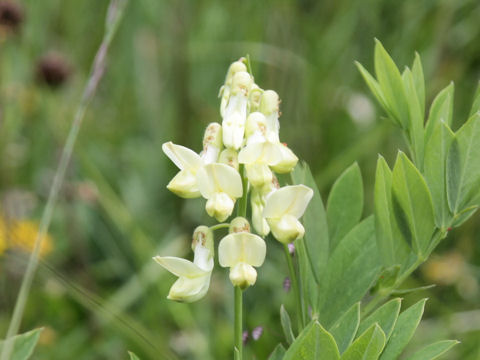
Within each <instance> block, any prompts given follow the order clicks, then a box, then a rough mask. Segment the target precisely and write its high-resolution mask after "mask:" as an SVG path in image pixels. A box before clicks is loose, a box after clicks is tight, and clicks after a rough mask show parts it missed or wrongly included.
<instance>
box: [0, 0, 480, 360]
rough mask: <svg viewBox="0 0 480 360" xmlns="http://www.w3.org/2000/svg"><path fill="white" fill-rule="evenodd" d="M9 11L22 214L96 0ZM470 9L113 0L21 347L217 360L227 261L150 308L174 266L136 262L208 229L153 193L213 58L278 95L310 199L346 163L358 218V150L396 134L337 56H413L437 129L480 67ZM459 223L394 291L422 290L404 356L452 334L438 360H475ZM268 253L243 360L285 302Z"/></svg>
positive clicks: (4, 259)
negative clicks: (107, 41)
mask: <svg viewBox="0 0 480 360" xmlns="http://www.w3.org/2000/svg"><path fill="white" fill-rule="evenodd" d="M11 1H14V0H11ZM15 4H17V5H18V6H19V7H20V8H21V9H22V14H23V16H22V17H23V21H22V22H21V23H20V24H19V25H18V28H17V29H16V30H14V31H10V30H8V29H5V28H3V29H2V28H0V111H1V113H0V114H1V118H0V121H1V122H0V196H1V200H2V203H1V214H2V217H3V218H4V219H7V220H8V219H10V221H26V220H33V221H38V220H39V218H40V216H41V212H42V209H43V207H44V204H45V200H46V196H47V194H48V189H49V186H50V183H51V180H52V175H53V172H54V171H55V169H56V166H57V164H58V159H59V154H60V151H61V148H62V145H63V143H64V140H65V138H66V134H67V131H68V129H69V125H70V123H71V120H72V117H73V113H74V111H75V108H76V106H77V104H78V102H79V99H80V95H81V92H82V89H83V86H84V84H85V81H86V78H87V76H88V71H89V68H90V64H91V62H92V59H93V56H94V54H95V52H96V49H97V48H98V45H99V43H100V41H101V38H102V35H103V27H104V17H105V12H106V9H107V7H108V1H106V0H102V1H100V0H82V1H73V0H70V1H68V0H42V1H38V0H26V1H19V0H17V1H15ZM479 18H480V5H479V4H478V1H477V0H465V1H452V0H439V1H438V0H425V1H418V0H405V1H401V2H398V1H385V0H384V1H381V0H365V1H348V0H328V1H314V0H302V1H293V0H278V1H273V0H265V1H214V0H198V1H189V0H175V1H174V0H164V1H158V0H135V1H130V4H129V5H128V8H127V11H126V14H125V17H124V19H123V23H122V24H121V26H120V29H119V33H118V34H117V37H116V38H115V40H114V42H113V44H112V48H111V49H110V53H109V57H108V67H107V71H106V74H105V77H104V79H103V80H102V82H101V84H100V88H99V91H98V93H97V95H96V97H95V99H94V101H93V103H92V104H91V107H90V109H89V111H88V113H87V116H86V118H85V122H84V124H83V128H82V130H81V133H80V136H79V139H78V142H77V145H76V148H75V153H74V157H73V160H72V163H71V166H70V167H69V170H68V175H67V180H66V183H65V186H64V187H63V189H62V193H61V198H60V201H59V204H58V206H57V208H56V211H55V215H54V220H53V223H52V226H51V229H50V235H51V250H50V251H49V253H48V254H47V255H45V256H43V260H42V263H41V266H40V268H39V272H38V275H37V278H36V282H35V284H34V288H33V290H32V292H31V295H30V298H29V301H28V304H27V310H26V314H25V318H24V321H23V325H22V329H23V330H28V329H31V328H34V327H40V326H43V327H45V330H44V332H43V334H42V337H41V340H40V345H39V347H38V349H37V353H36V355H35V357H34V358H35V359H52V360H55V359H126V358H127V354H126V351H127V350H132V351H134V352H136V353H137V354H138V355H139V356H140V357H143V358H144V359H202V360H204V359H205V360H208V359H227V358H230V357H231V347H232V341H233V339H232V333H231V330H232V321H233V312H232V306H231V305H232V302H233V296H232V295H233V291H232V288H231V286H230V284H229V281H228V270H227V271H226V270H225V269H221V268H218V267H217V268H216V269H215V272H214V275H213V278H212V285H211V288H210V291H209V293H208V295H207V296H206V298H205V299H203V300H201V301H199V302H198V303H194V304H187V305H185V304H177V303H173V302H170V301H168V300H166V295H167V293H168V289H169V287H170V286H171V284H172V283H173V281H174V277H173V276H172V275H170V274H168V273H167V272H166V271H164V270H163V269H161V268H160V267H159V266H158V265H156V264H155V263H154V262H153V261H152V259H151V258H152V256H154V255H157V254H162V255H167V254H168V255H176V256H191V253H190V250H189V249H190V240H189V238H190V234H191V232H192V231H193V228H194V227H195V226H197V225H199V224H207V225H209V224H213V221H212V219H210V218H207V217H206V216H205V214H204V211H203V206H204V204H203V201H202V200H199V199H197V200H189V201H185V200H182V199H178V198H176V197H175V196H174V195H173V194H171V193H169V192H168V191H167V190H166V188H165V185H166V184H167V183H168V181H169V180H170V179H171V177H172V176H173V175H174V174H175V173H176V171H177V170H176V168H175V167H174V165H173V164H171V163H170V161H169V160H168V159H167V158H166V156H164V154H163V153H162V151H161V144H162V143H163V142H166V141H169V140H172V141H173V142H175V143H179V144H182V145H185V146H188V147H190V148H192V149H195V150H196V151H199V150H200V149H201V139H202V136H203V129H204V127H205V126H206V125H207V124H208V123H209V122H211V121H221V119H220V115H219V99H218V98H217V94H218V90H219V88H220V86H221V85H222V83H223V80H224V76H225V73H226V71H227V68H228V65H229V64H230V63H231V62H232V61H234V60H236V59H238V58H239V57H241V56H244V55H245V54H250V57H251V60H252V66H253V72H254V75H255V80H256V82H257V83H258V84H259V85H260V86H261V87H262V88H265V89H268V88H271V89H275V90H276V91H277V92H278V93H279V95H280V97H281V99H282V103H281V111H282V116H281V118H280V121H281V137H282V141H285V142H287V143H288V145H289V147H290V148H292V149H293V150H294V151H295V152H296V154H297V155H298V156H299V157H300V158H301V159H305V160H306V161H307V162H308V163H309V164H310V166H311V168H312V170H313V172H314V174H315V176H316V179H317V182H318V185H319V188H320V189H321V191H322V194H323V196H324V199H325V198H326V195H327V194H328V191H329V188H330V186H331V184H332V182H333V181H334V180H335V178H336V177H337V176H338V175H339V174H340V173H341V172H342V171H343V170H344V169H345V168H346V167H347V166H349V165H350V164H351V163H352V162H353V161H355V160H358V161H359V163H360V165H361V168H362V172H363V177H364V184H365V191H366V201H367V205H366V209H365V215H366V214H369V213H371V212H372V200H373V198H372V188H373V176H374V168H375V163H376V158H377V154H378V153H382V154H383V155H384V156H385V157H386V159H387V160H388V161H389V162H390V164H392V160H393V158H394V156H395V154H396V151H397V149H398V148H400V149H403V148H404V144H403V141H402V139H401V136H400V132H399V131H398V130H397V129H396V128H394V127H393V125H391V124H390V123H389V122H388V121H384V120H382V119H381V117H382V116H384V114H383V113H382V112H381V111H380V110H379V108H378V106H377V105H376V104H375V103H374V102H373V99H372V97H371V96H370V94H369V91H368V89H367V87H366V85H365V84H364V83H363V80H362V78H361V76H360V75H359V73H358V72H357V69H356V68H355V66H354V60H358V61H360V62H362V63H363V64H364V65H365V66H366V67H367V68H368V69H372V67H373V61H372V58H373V45H374V42H373V39H374V38H375V37H377V38H379V39H380V40H381V41H382V42H383V44H384V46H385V48H386V49H387V50H388V51H389V52H390V53H391V55H392V56H393V58H394V59H395V61H396V62H397V64H399V66H400V68H402V67H403V66H404V65H410V64H411V62H412V60H413V55H414V52H415V51H418V52H419V53H420V55H421V57H422V61H423V64H424V68H425V70H424V71H425V77H426V81H427V86H426V88H427V99H428V101H429V102H430V101H431V100H432V99H433V97H434V95H435V94H436V93H437V92H438V91H439V90H440V89H441V88H443V87H445V86H447V85H448V84H449V82H450V81H451V80H453V81H454V82H455V87H456V94H455V110H454V111H455V112H454V128H457V127H458V126H459V125H460V124H461V123H463V122H464V121H465V118H466V116H467V115H468V110H469V108H470V105H471V100H472V97H473V92H474V90H475V88H476V85H477V81H478V80H479V78H480V26H479V21H478V19H479ZM52 54H54V55H52ZM46 56H47V57H46ZM52 58H53V59H54V60H52ZM45 59H47V60H45ZM45 61H47V65H45ZM49 61H50V63H49ZM52 62H53V65H52ZM45 67H47V70H45ZM51 67H53V70H52V69H51ZM59 67H60V75H62V76H60V81H53V82H52V74H51V71H53V75H55V76H57V77H55V76H54V79H57V78H58V76H59V75H58V71H59ZM46 74H47V75H46ZM45 76H47V80H48V81H49V83H50V85H48V83H47V84H46V83H45ZM63 78H65V81H64V83H63V84H59V83H61V82H62V81H61V80H62V79H63ZM42 79H43V81H42ZM57 80H58V79H57ZM52 83H55V84H57V85H56V86H52V85H51V84H52ZM479 219H480V215H478V214H477V215H476V216H474V217H473V218H472V219H470V220H469V221H468V223H466V224H465V225H464V226H463V227H462V228H460V229H459V230H455V231H454V232H452V234H451V235H450V236H449V237H448V239H447V240H446V241H445V242H444V243H443V244H441V246H440V247H439V249H438V250H437V251H436V253H435V256H434V257H433V258H432V259H431V261H429V263H427V264H426V265H424V266H423V267H422V268H421V269H420V271H419V272H417V273H415V274H414V276H413V277H412V279H410V280H409V281H408V283H407V284H405V286H419V285H425V284H430V283H437V284H438V286H437V287H435V288H433V289H430V290H427V291H423V292H419V293H416V294H414V295H409V296H406V297H405V300H404V304H405V305H408V304H411V303H413V302H414V301H415V300H416V299H418V298H421V297H429V298H430V300H429V302H428V304H427V310H426V313H425V317H424V318H425V321H424V323H423V324H422V325H421V327H420V329H419V330H418V331H417V335H416V337H415V339H414V343H413V344H412V348H413V347H415V346H417V347H418V344H423V343H425V342H431V341H433V340H440V339H442V338H454V339H458V340H460V341H462V344H460V345H459V346H457V347H455V348H454V349H453V350H452V351H451V352H450V353H448V355H446V356H445V357H444V359H464V360H475V359H480V349H479V345H478V344H479V343H480V301H479V299H480V289H479V281H480V235H479V230H480V226H479V225H478V222H479ZM27 235H28V234H27ZM27 235H25V234H24V235H23V236H27ZM19 236H20V235H19ZM25 241H28V239H27V240H25ZM13 242H14V241H13V240H10V242H9V247H8V249H7V250H6V251H4V252H3V254H2V255H1V257H0V332H1V334H5V333H6V329H7V326H8V322H9V319H10V316H11V313H12V309H13V306H14V303H15V299H16V295H17V293H18V289H19V285H20V280H21V276H22V274H23V271H24V267H25V263H26V254H25V253H24V252H22V251H20V250H18V246H17V247H16V246H15V244H14V243H13ZM268 251H269V253H268V260H267V262H266V264H265V265H264V266H263V267H262V268H260V269H259V277H258V281H257V284H256V285H255V287H254V288H252V289H249V290H248V291H247V293H246V296H245V298H246V299H245V303H246V311H245V312H246V324H245V328H246V329H247V330H249V331H251V330H253V329H254V328H255V327H257V326H262V327H263V334H262V335H261V337H260V338H259V339H258V340H253V339H252V337H251V336H250V340H249V342H248V345H247V352H249V353H252V354H255V357H254V358H255V359H266V358H267V356H268V354H269V353H270V352H271V351H272V349H273V347H274V346H275V345H276V344H277V343H278V342H279V341H283V336H282V331H281V328H280V326H279V315H278V309H279V307H280V304H282V303H283V304H286V307H287V308H288V309H291V311H292V312H293V303H292V300H293V299H291V297H292V295H290V294H288V293H287V292H285V291H284V289H283V287H282V283H283V275H281V276H279V274H286V273H287V269H286V264H285V263H284V259H283V257H282V254H281V249H280V246H279V244H277V243H274V242H273V241H272V242H269V243H268ZM0 252H1V250H0ZM2 336H3V335H2ZM252 356H253V355H252Z"/></svg>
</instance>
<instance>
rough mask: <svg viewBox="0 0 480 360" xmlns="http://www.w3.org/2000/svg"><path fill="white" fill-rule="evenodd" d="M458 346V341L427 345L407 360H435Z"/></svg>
mask: <svg viewBox="0 0 480 360" xmlns="http://www.w3.org/2000/svg"><path fill="white" fill-rule="evenodd" d="M457 344H458V341H456V340H443V341H438V342H436V343H433V344H430V345H427V346H426V347H424V348H423V349H421V350H419V351H417V352H416V353H415V354H413V355H412V356H410V357H408V358H407V360H433V359H436V358H438V357H439V356H441V355H443V354H445V353H446V352H447V351H448V350H450V349H451V348H452V347H454V346H455V345H457Z"/></svg>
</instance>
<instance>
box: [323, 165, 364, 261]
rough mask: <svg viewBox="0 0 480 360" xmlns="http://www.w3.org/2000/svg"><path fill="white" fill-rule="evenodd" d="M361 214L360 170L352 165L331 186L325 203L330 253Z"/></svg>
mask: <svg viewBox="0 0 480 360" xmlns="http://www.w3.org/2000/svg"><path fill="white" fill-rule="evenodd" d="M362 212H363V183H362V175H361V173H360V168H359V167H358V164H357V163H354V164H353V165H352V166H350V167H349V168H348V169H346V170H345V171H344V172H343V174H342V175H340V177H339V178H338V179H337V181H336V182H335V184H333V187H332V190H331V191H330V196H329V197H328V201H327V221H328V231H329V234H330V253H332V252H333V251H334V250H335V248H336V247H337V245H338V244H339V242H340V241H341V240H342V238H343V237H344V236H345V235H346V234H347V233H348V232H349V231H350V230H351V229H352V228H353V227H354V226H355V225H356V224H357V223H358V222H359V221H360V218H361V217H362Z"/></svg>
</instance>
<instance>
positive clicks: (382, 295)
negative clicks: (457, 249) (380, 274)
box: [362, 259, 424, 318]
mask: <svg viewBox="0 0 480 360" xmlns="http://www.w3.org/2000/svg"><path fill="white" fill-rule="evenodd" d="M423 261H424V259H417V261H415V262H414V263H413V264H412V265H411V266H410V267H409V268H408V269H407V270H406V271H405V272H404V273H403V274H402V275H401V276H400V277H399V278H398V279H397V280H396V281H395V284H394V285H393V286H392V287H391V288H389V289H384V291H379V292H378V293H377V294H376V295H375V296H374V297H373V298H372V300H370V302H369V303H368V304H367V305H365V307H364V308H363V310H362V318H363V317H364V316H367V315H368V314H370V313H371V312H372V311H373V310H374V309H375V308H376V306H377V305H378V304H380V303H382V302H383V301H384V300H385V299H387V298H388V297H389V296H390V295H391V294H392V292H394V291H395V290H396V289H397V288H398V287H399V286H400V285H401V284H402V283H403V282H404V281H405V279H406V278H407V277H409V276H410V275H411V274H412V273H413V272H414V271H415V269H416V268H417V267H419V266H420V264H422V263H423Z"/></svg>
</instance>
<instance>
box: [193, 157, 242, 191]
mask: <svg viewBox="0 0 480 360" xmlns="http://www.w3.org/2000/svg"><path fill="white" fill-rule="evenodd" d="M197 185H198V189H199V190H200V193H201V194H202V196H203V197H204V198H205V199H210V198H211V197H213V196H214V195H215V194H216V193H220V192H224V193H226V194H227V195H228V196H230V197H231V198H234V199H236V198H239V197H241V196H242V195H243V188H242V179H241V177H240V174H239V173H238V172H237V171H236V170H235V169H233V168H232V167H230V166H228V165H225V164H217V163H216V164H208V165H206V166H204V167H202V168H200V169H199V171H198V172H197Z"/></svg>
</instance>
